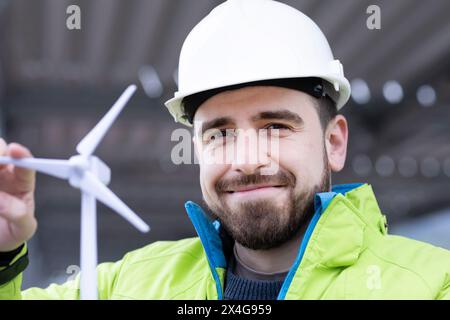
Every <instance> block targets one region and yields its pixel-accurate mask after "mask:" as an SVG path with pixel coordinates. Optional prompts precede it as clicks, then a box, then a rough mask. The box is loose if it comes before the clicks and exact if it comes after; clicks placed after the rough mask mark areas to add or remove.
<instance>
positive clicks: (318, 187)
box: [0, 0, 450, 299]
mask: <svg viewBox="0 0 450 320" xmlns="http://www.w3.org/2000/svg"><path fill="white" fill-rule="evenodd" d="M349 95H350V86H349V83H348V81H347V80H346V79H345V77H344V74H343V69H342V66H341V64H340V63H339V61H337V60H334V58H333V55H332V53H331V50H330V48H329V45H328V43H327V41H326V39H325V37H324V35H323V34H322V32H321V31H320V29H319V28H318V27H317V26H316V25H315V24H314V23H313V22H312V21H311V20H310V19H309V18H308V17H306V16H305V15H303V14H302V13H300V12H299V11H297V10H295V9H293V8H291V7H289V6H287V5H284V4H282V3H279V2H276V1H272V0H230V1H227V2H225V3H223V4H221V5H219V6H218V7H217V8H216V9H214V10H213V11H212V12H211V13H210V14H209V15H208V16H207V17H206V18H205V19H203V20H202V21H201V22H200V23H199V24H198V25H197V26H196V27H195V28H194V29H193V30H192V32H191V33H190V34H189V36H188V38H187V39H186V41H185V43H184V46H183V49H182V52H181V56H180V65H179V91H178V92H176V93H175V97H174V98H173V99H171V100H169V101H168V102H167V103H166V106H167V107H168V109H169V111H170V112H171V114H172V115H173V116H174V118H175V120H176V121H179V122H181V123H183V124H186V125H188V126H192V125H193V126H194V138H193V141H194V145H195V150H196V154H197V157H198V159H199V163H200V185H201V190H202V194H203V199H204V202H205V208H206V209H207V210H206V212H205V211H204V210H203V209H202V208H201V207H200V206H199V205H197V204H195V203H193V202H187V203H186V210H187V213H188V215H189V217H190V218H191V220H192V222H193V224H194V227H195V229H196V231H197V233H198V237H195V238H190V239H183V240H179V241H173V242H156V243H154V244H151V245H149V246H147V247H144V248H142V249H139V250H136V251H134V252H130V253H128V254H127V255H125V257H124V258H123V259H122V260H121V261H119V262H116V263H104V264H101V265H99V267H98V282H99V284H98V287H99V297H100V298H102V299H122V298H127V299H396V298H398V299H449V298H450V254H449V252H448V251H446V250H444V249H440V248H436V247H433V246H431V245H427V244H424V243H420V242H417V241H414V240H409V239H405V238H402V237H396V236H390V235H388V234H387V227H386V220H385V216H384V215H383V214H381V212H380V210H379V208H378V205H377V201H376V199H375V196H374V194H373V192H372V189H371V187H370V186H369V185H367V184H353V185H340V186H334V187H331V172H337V171H340V170H341V169H342V168H343V166H344V162H345V158H346V150H347V140H348V127H347V122H346V119H345V118H344V117H343V116H342V115H340V114H338V113H337V111H338V110H339V109H340V108H342V107H343V106H344V105H345V103H346V102H347V100H348V98H349ZM254 133H256V134H254ZM260 133H263V134H260ZM252 136H253V137H255V136H256V137H257V139H256V140H252V139H251V137H252ZM255 141H256V142H255ZM261 142H262V143H261ZM267 145H270V146H273V145H274V146H276V148H268V147H267ZM263 146H265V147H263ZM0 151H1V153H2V154H7V155H10V156H13V157H27V156H31V154H30V153H29V151H28V150H27V149H25V148H24V147H22V146H20V145H17V144H10V145H8V146H7V145H6V144H5V143H2V145H0ZM255 155H256V157H255ZM250 158H252V161H250ZM224 159H225V160H227V161H224ZM0 187H1V190H2V192H1V193H0V252H3V253H1V254H0V260H1V268H0V284H1V285H0V297H2V298H24V299H47V298H49V299H77V298H79V279H78V278H77V279H76V280H74V281H70V282H68V283H65V284H63V285H51V286H50V287H48V288H47V289H39V288H32V289H29V290H25V291H23V292H21V290H20V285H21V272H22V271H23V270H24V268H25V266H26V257H27V256H26V250H27V249H26V245H25V242H26V240H28V239H29V238H30V237H31V236H32V235H33V233H34V232H35V230H36V220H35V218H34V207H33V191H34V174H33V173H32V172H30V171H27V170H22V169H19V168H14V167H11V166H10V167H6V168H2V171H1V176H0Z"/></svg>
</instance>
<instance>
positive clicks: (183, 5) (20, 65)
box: [3, 0, 450, 95]
mask: <svg viewBox="0 0 450 320" xmlns="http://www.w3.org/2000/svg"><path fill="white" fill-rule="evenodd" d="M3 2H4V4H3V7H4V9H3V11H4V13H3V16H4V18H6V22H5V23H4V24H5V28H3V30H4V31H3V33H4V35H3V40H4V41H3V42H4V45H3V56H4V58H5V59H4V62H3V68H4V69H5V77H6V82H7V83H11V84H15V85H20V84H23V83H36V82H39V83H42V81H44V82H59V81H70V82H78V83H86V82H87V83H90V84H94V85H98V86H102V85H105V84H117V83H119V84H123V83H129V82H130V81H135V80H136V77H137V72H138V70H139V68H140V66H142V65H152V66H154V68H155V69H156V71H157V73H158V75H159V77H160V78H161V80H162V83H163V86H164V88H165V93H168V94H170V93H171V92H173V89H174V88H175V82H174V74H175V73H176V67H177V62H178V61H177V60H178V55H179V52H180V49H181V46H182V43H183V40H184V39H185V37H186V35H187V34H188V33H189V31H190V30H191V29H192V27H194V26H195V25H196V23H197V22H198V21H200V20H201V18H203V17H204V16H205V15H206V14H207V13H208V12H209V11H210V10H211V9H212V8H214V7H215V6H216V5H218V4H219V3H221V2H222V1H219V0H195V1H192V0H127V1H123V0H96V1H88V0H76V1H73V0H35V1H26V0H14V1H5V0H3ZM282 2H285V3H287V4H289V5H291V6H293V7H296V8H298V9H300V10H301V11H303V12H304V13H306V14H307V15H309V16H310V17H311V18H312V19H313V20H314V21H316V23H317V24H318V25H319V26H320V27H321V29H322V30H323V31H324V33H325V35H326V36H327V38H328V39H329V42H330V45H331V47H332V48H333V50H334V54H335V57H337V58H338V59H340V60H341V61H342V62H343V64H344V66H345V71H346V74H347V76H348V78H349V79H353V78H362V79H364V80H366V81H367V82H368V83H369V84H370V86H371V88H373V90H374V92H381V90H380V88H381V86H382V85H383V83H384V82H385V81H386V80H387V79H396V80H397V81H399V82H400V83H402V84H403V86H404V88H406V89H408V88H411V87H414V86H416V85H418V81H429V80H431V79H436V78H437V77H439V76H443V75H448V74H449V72H448V71H449V60H450V59H448V58H449V52H450V19H449V18H448V12H450V2H449V1H447V0H429V1H420V0H396V1H390V0H377V1H372V0H289V1H282ZM70 4H77V5H79V6H80V8H81V19H82V22H81V24H82V29H81V30H68V29H67V28H65V21H66V18H67V16H68V15H67V14H66V8H67V7H68V6H69V5H70ZM372 4H376V5H378V6H379V7H380V8H381V30H369V29H368V28H367V27H366V20H367V18H368V14H367V13H366V9H367V7H368V6H369V5H372ZM375 95H376V93H375Z"/></svg>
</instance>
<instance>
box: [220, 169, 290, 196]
mask: <svg viewBox="0 0 450 320" xmlns="http://www.w3.org/2000/svg"><path fill="white" fill-rule="evenodd" d="M295 181H296V179H295V176H294V175H293V174H291V173H288V172H285V171H281V170H278V172H277V173H276V174H274V175H261V174H260V173H256V174H249V175H240V176H237V177H234V178H231V179H222V180H219V181H218V182H217V183H216V192H217V193H220V192H226V191H228V190H230V189H235V188H238V187H245V186H248V185H255V184H271V185H282V186H295Z"/></svg>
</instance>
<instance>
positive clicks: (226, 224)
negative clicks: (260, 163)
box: [204, 153, 331, 250]
mask: <svg viewBox="0 0 450 320" xmlns="http://www.w3.org/2000/svg"><path fill="white" fill-rule="evenodd" d="M324 154H325V156H324V158H325V159H324V171H323V173H322V176H321V179H320V181H319V183H318V184H315V185H313V186H310V187H306V186H305V188H303V189H302V190H297V191H296V188H295V186H296V185H297V183H296V178H295V176H294V175H293V174H291V173H289V172H287V171H284V170H283V169H282V168H281V167H280V166H279V170H278V172H277V173H276V174H275V175H270V176H269V175H261V174H259V173H257V174H251V175H242V176H239V177H237V178H233V179H229V180H220V181H218V183H217V184H216V188H215V189H216V193H217V195H218V196H219V198H218V199H219V200H218V203H208V202H207V201H206V200H204V202H205V204H206V207H207V208H208V209H209V211H210V212H209V214H210V215H211V217H212V218H213V219H217V220H219V221H220V223H221V226H222V227H223V228H224V229H225V231H226V232H228V234H229V235H230V236H231V237H232V238H233V239H234V240H235V241H236V242H238V243H239V244H241V245H242V246H244V247H246V248H249V249H252V250H267V249H272V248H277V247H279V246H280V245H282V244H283V243H285V242H287V241H289V240H291V239H292V238H293V237H294V236H295V235H296V234H298V233H299V231H300V229H302V227H304V226H305V225H306V224H307V223H308V222H309V221H310V219H311V218H312V216H313V215H314V197H315V194H316V193H318V192H324V191H330V185H331V181H330V177H331V173H330V168H329V166H328V160H327V158H326V153H324ZM260 183H271V184H273V185H283V186H284V187H285V188H287V191H288V199H287V201H285V202H283V204H281V205H279V204H276V203H274V202H273V201H272V200H270V199H261V200H255V201H243V202H241V203H239V204H238V205H237V208H235V209H232V208H230V206H228V204H227V202H226V201H225V199H224V196H225V195H226V193H227V192H226V191H225V190H230V188H232V187H238V186H246V185H249V184H260Z"/></svg>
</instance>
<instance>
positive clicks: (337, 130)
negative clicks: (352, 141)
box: [325, 114, 348, 172]
mask: <svg viewBox="0 0 450 320" xmlns="http://www.w3.org/2000/svg"><path fill="white" fill-rule="evenodd" d="M347 142H348V125H347V120H346V119H345V117H344V116H343V115H340V114H338V115H337V116H336V117H335V118H334V119H332V120H331V121H330V122H329V123H328V126H327V129H326V131H325V147H326V152H327V155H328V164H329V166H330V169H331V171H333V172H339V171H341V170H342V168H343V167H344V164H345V159H346V157H347Z"/></svg>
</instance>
